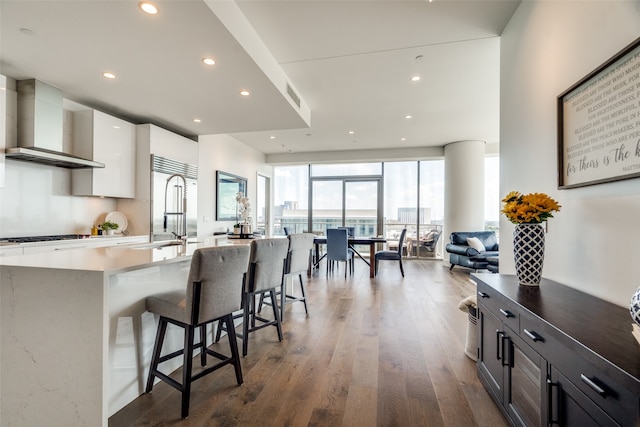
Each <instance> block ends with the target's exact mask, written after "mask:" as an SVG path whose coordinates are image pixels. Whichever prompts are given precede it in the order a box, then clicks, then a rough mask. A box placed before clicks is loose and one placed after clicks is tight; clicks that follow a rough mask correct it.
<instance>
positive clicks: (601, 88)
mask: <svg viewBox="0 0 640 427" xmlns="http://www.w3.org/2000/svg"><path fill="white" fill-rule="evenodd" d="M557 105H558V188H560V189H568V188H575V187H583V186H586V185H594V184H600V183H604V182H612V181H619V180H622V179H629V178H637V177H640V38H638V39H636V40H635V41H634V42H633V43H631V44H630V45H629V46H627V47H626V48H624V49H623V50H622V51H620V52H618V53H617V54H616V55H614V56H613V57H612V58H611V59H609V60H608V61H607V62H605V63H604V64H602V65H601V66H600V67H598V68H597V69H595V70H594V71H593V72H591V73H590V74H589V75H587V76H585V77H584V78H583V79H582V80H580V81H579V82H577V83H576V84H575V85H573V86H572V87H570V88H569V89H568V90H566V91H565V92H563V93H562V94H560V95H559V96H558V100H557Z"/></svg>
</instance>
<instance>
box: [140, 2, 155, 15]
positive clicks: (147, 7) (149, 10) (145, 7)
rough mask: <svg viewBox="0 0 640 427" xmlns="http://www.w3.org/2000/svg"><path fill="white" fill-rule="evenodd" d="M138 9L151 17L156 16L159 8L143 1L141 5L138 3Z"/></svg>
mask: <svg viewBox="0 0 640 427" xmlns="http://www.w3.org/2000/svg"><path fill="white" fill-rule="evenodd" d="M138 7H139V8H140V10H142V11H143V12H144V13H146V14H149V15H155V14H156V13H158V8H157V7H156V6H155V5H154V4H153V3H149V2H147V1H141V2H140V3H138Z"/></svg>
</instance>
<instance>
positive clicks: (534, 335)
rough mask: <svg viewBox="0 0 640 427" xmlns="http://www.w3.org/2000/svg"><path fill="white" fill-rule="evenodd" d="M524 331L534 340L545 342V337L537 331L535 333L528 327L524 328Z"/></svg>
mask: <svg viewBox="0 0 640 427" xmlns="http://www.w3.org/2000/svg"><path fill="white" fill-rule="evenodd" d="M524 333H525V335H526V336H528V337H529V338H531V339H532V340H533V342H537V341H542V342H544V338H542V337H541V336H540V335H538V334H537V333H535V332H533V331H529V330H527V329H524Z"/></svg>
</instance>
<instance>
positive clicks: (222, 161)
mask: <svg viewBox="0 0 640 427" xmlns="http://www.w3.org/2000/svg"><path fill="white" fill-rule="evenodd" d="M198 146H199V164H198V237H203V236H210V235H212V234H213V233H214V232H216V231H218V232H220V231H227V228H232V227H233V223H234V221H216V220H215V219H216V210H215V209H216V186H215V181H216V171H217V170H221V171H224V172H228V173H231V174H234V175H238V176H242V177H244V178H247V194H248V196H249V199H250V200H251V205H252V206H253V207H254V208H255V206H256V201H257V193H256V187H257V176H258V173H261V174H262V175H266V176H269V177H273V167H272V166H269V165H266V164H265V157H264V154H262V153H259V152H258V151H256V150H254V149H253V148H250V147H248V146H247V145H244V144H243V143H241V142H240V141H238V140H237V139H235V138H233V137H231V136H229V135H204V136H201V137H200V138H199V142H198ZM252 216H253V220H254V226H255V213H254V214H253V215H252Z"/></svg>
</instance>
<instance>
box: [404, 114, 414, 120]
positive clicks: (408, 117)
mask: <svg viewBox="0 0 640 427" xmlns="http://www.w3.org/2000/svg"><path fill="white" fill-rule="evenodd" d="M412 117H413V116H412V115H411V114H407V115H406V116H404V118H405V119H410V118H412Z"/></svg>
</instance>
